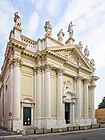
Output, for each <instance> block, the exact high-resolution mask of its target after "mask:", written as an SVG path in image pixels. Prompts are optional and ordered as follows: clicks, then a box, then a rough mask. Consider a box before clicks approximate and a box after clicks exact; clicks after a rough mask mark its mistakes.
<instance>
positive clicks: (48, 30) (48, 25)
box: [44, 21, 52, 36]
mask: <svg viewBox="0 0 105 140" xmlns="http://www.w3.org/2000/svg"><path fill="white" fill-rule="evenodd" d="M44 28H45V31H46V35H45V36H52V26H51V23H50V21H46V23H45V26H44Z"/></svg>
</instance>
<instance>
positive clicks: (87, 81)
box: [0, 12, 98, 131]
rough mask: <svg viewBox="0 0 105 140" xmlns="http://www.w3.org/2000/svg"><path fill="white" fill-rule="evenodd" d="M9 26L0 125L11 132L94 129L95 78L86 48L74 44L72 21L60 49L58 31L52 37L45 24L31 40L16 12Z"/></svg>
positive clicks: (1, 94)
mask: <svg viewBox="0 0 105 140" xmlns="http://www.w3.org/2000/svg"><path fill="white" fill-rule="evenodd" d="M14 22H15V26H14V27H13V30H11V32H10V36H9V41H8V43H7V47H6V51H5V57H4V62H3V66H2V69H1V79H0V80H1V84H0V124H1V125H2V126H3V127H6V128H8V129H12V130H14V131H16V130H17V129H18V130H23V129H24V128H26V127H28V126H30V127H31V126H32V127H37V128H47V129H50V128H62V127H63V128H64V127H67V126H69V125H71V126H72V125H73V126H74V125H79V126H86V125H91V124H95V123H96V119H95V110H94V89H95V87H96V85H95V81H96V80H98V77H97V76H96V75H95V74H94V72H95V68H94V60H93V59H92V60H90V59H89V58H88V56H89V51H88V48H87V46H86V48H85V49H83V46H82V43H81V42H79V44H78V45H76V44H75V43H74V42H75V40H74V38H73V25H72V22H71V23H70V24H69V26H68V32H69V37H68V39H67V41H66V42H65V44H63V43H62V41H63V37H64V33H63V30H62V29H61V30H60V32H59V33H58V35H57V36H58V40H55V39H54V38H53V37H52V26H51V23H50V21H47V22H46V23H45V27H44V28H45V31H46V34H45V36H44V37H43V38H42V39H38V40H36V41H35V40H32V39H30V38H28V37H26V36H24V35H22V28H21V18H20V16H19V15H18V12H16V13H15V18H14ZM83 50H84V51H83Z"/></svg>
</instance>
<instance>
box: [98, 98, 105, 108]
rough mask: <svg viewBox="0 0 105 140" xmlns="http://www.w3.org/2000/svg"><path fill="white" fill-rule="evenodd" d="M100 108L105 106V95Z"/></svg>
mask: <svg viewBox="0 0 105 140" xmlns="http://www.w3.org/2000/svg"><path fill="white" fill-rule="evenodd" d="M98 108H99V109H100V108H105V97H103V99H102V102H101V103H100V104H99V105H98Z"/></svg>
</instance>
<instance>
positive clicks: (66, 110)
mask: <svg viewBox="0 0 105 140" xmlns="http://www.w3.org/2000/svg"><path fill="white" fill-rule="evenodd" d="M65 120H66V124H68V123H70V103H65Z"/></svg>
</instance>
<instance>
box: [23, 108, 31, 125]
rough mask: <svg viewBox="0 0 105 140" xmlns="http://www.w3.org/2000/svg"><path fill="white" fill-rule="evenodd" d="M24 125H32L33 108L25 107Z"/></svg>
mask: <svg viewBox="0 0 105 140" xmlns="http://www.w3.org/2000/svg"><path fill="white" fill-rule="evenodd" d="M23 125H24V126H27V125H31V107H23Z"/></svg>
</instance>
